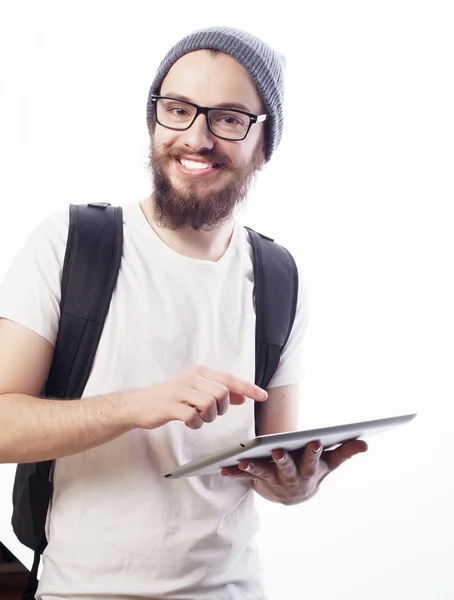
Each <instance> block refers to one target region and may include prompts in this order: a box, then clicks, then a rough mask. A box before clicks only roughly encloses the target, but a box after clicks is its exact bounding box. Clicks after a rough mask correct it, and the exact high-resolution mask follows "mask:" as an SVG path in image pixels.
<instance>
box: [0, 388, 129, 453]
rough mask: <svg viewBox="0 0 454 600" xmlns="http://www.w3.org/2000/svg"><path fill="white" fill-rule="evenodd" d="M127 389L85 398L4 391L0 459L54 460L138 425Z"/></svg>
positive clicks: (0, 411)
mask: <svg viewBox="0 0 454 600" xmlns="http://www.w3.org/2000/svg"><path fill="white" fill-rule="evenodd" d="M131 393H133V392H125V393H124V394H123V393H122V392H119V393H113V394H108V395H105V396H98V397H95V398H85V399H82V400H48V399H43V398H34V397H32V396H26V395H23V394H3V395H0V463H25V462H39V461H43V460H53V459H56V458H61V457H62V456H69V455H71V454H77V453H78V452H83V451H84V450H89V449H90V448H94V447H95V446H99V445H101V444H105V443H106V442H109V441H111V440H113V439H115V438H117V437H119V436H120V435H122V434H123V433H126V432H127V431H129V430H131V429H132V428H133V427H132V426H131V424H130V423H128V421H127V419H126V418H125V408H124V405H125V402H124V400H125V394H131Z"/></svg>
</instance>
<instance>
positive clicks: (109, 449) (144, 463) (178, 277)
mask: <svg viewBox="0 0 454 600" xmlns="http://www.w3.org/2000/svg"><path fill="white" fill-rule="evenodd" d="M123 214H124V250H123V259H122V263H121V268H120V273H119V277H118V282H117V286H116V288H115V291H114V294H113V297H112V302H111V304H110V309H109V312H108V315H107V319H106V323H105V327H104V330H103V333H102V336H101V340H100V343H99V347H98V351H97V354H96V357H95V361H94V365H93V369H92V372H91V375H90V378H89V381H88V384H87V386H86V389H85V392H84V396H86V397H90V396H95V395H99V394H105V393H109V392H112V391H115V390H121V389H131V388H137V387H142V386H148V385H151V384H153V383H155V382H158V381H162V380H164V379H167V378H169V377H171V376H174V375H176V374H178V373H181V372H182V371H184V370H186V369H187V368H189V367H191V366H193V365H196V364H203V365H206V366H208V367H210V368H212V369H216V370H220V371H226V372H230V373H234V374H235V375H237V376H238V377H241V378H243V379H246V380H249V381H251V382H253V381H254V371H255V309H254V302H253V265H252V250H251V246H250V243H249V238H248V234H247V231H246V230H245V229H244V228H243V227H242V226H241V225H240V223H239V221H238V220H236V221H235V228H234V233H233V236H232V239H231V242H230V245H229V247H228V249H227V251H226V252H225V254H224V255H223V257H222V258H221V259H220V260H219V261H218V262H211V261H206V260H199V259H193V258H188V257H186V256H183V255H181V254H178V253H177V252H175V251H174V250H172V249H171V248H170V247H169V246H167V245H166V244H165V243H164V242H163V241H162V240H161V239H160V238H159V237H158V236H157V235H156V233H155V232H154V231H153V229H152V228H151V227H150V226H149V224H148V222H147V221H146V219H145V216H144V215H143V213H142V210H141V208H140V204H139V202H134V203H131V204H127V205H126V206H125V207H124V208H123ZM68 221H69V216H68V213H67V212H64V213H58V214H55V215H52V216H50V217H48V218H47V219H46V220H45V221H44V222H43V223H42V224H41V225H40V226H39V227H38V228H36V229H35V231H34V232H33V233H32V234H31V235H30V236H29V238H28V240H27V242H26V244H25V246H24V248H23V249H22V250H21V252H20V253H19V255H18V256H17V257H16V259H15V261H14V262H13V264H12V266H11V268H10V270H9V272H8V273H7V275H6V277H5V279H4V282H3V284H2V285H1V286H0V316H2V317H5V318H8V319H10V320H12V321H16V322H17V323H20V324H22V325H24V326H26V327H28V328H29V329H31V330H33V331H35V332H36V333H38V334H40V335H41V336H43V337H45V338H46V339H47V340H49V341H50V342H51V343H52V344H55V340H56V336H57V330H58V320H59V302H60V284H61V273H62V268H63V260H64V254H65V246H66V240H67V234H68ZM299 289H300V292H299V300H298V308H297V314H296V318H295V323H294V327H293V330H292V333H291V336H290V339H289V341H288V343H287V346H286V348H285V349H284V351H283V354H282V357H281V362H280V365H279V368H278V370H277V372H276V374H275V376H274V378H273V380H272V381H271V383H270V386H269V387H275V386H281V385H288V384H294V383H299V382H300V381H301V379H302V364H301V363H302V343H303V338H304V331H305V328H306V323H307V303H306V292H305V287H304V282H303V279H302V278H301V276H300V288H299ZM253 411H254V403H253V401H252V400H250V401H247V402H246V404H244V405H242V406H232V407H230V409H229V410H228V412H227V414H225V415H224V416H222V417H220V418H218V419H216V420H215V421H214V422H213V423H211V424H205V425H204V426H203V427H202V428H201V429H200V430H197V431H194V430H191V429H189V428H188V427H186V426H185V425H184V424H183V423H181V422H172V423H169V424H167V425H165V426H164V427H161V428H159V429H155V430H152V431H145V430H139V429H136V430H133V431H131V432H129V433H127V434H125V435H123V436H121V437H119V438H117V439H115V440H114V441H112V442H109V443H107V444H104V445H102V446H99V447H97V448H94V449H92V450H88V451H86V452H81V453H79V454H75V455H73V456H68V457H66V458H61V459H58V460H57V461H56V463H55V471H54V495H53V500H52V504H51V508H50V511H49V515H48V520H47V539H48V546H47V548H46V550H45V552H44V555H43V571H42V576H41V579H40V582H39V588H38V594H37V598H40V599H42V600H54V599H57V598H58V599H62V598H65V599H73V598H78V599H80V600H99V598H102V599H103V600H120V599H128V600H132V599H139V598H147V599H151V598H153V599H154V598H166V599H172V600H177V599H178V600H204V599H209V600H213V599H216V600H246V599H248V600H249V599H250V600H262V599H263V598H265V597H266V594H265V592H264V590H263V586H262V582H261V563H260V559H259V557H258V554H257V551H256V548H255V545H254V535H255V533H256V530H257V515H256V511H255V508H254V492H253V491H252V490H251V488H250V485H249V483H248V482H246V481H241V480H235V479H233V480H232V479H230V478H223V477H221V475H219V474H216V475H210V476H203V477H191V478H186V479H179V480H167V479H164V478H162V476H160V473H162V472H163V471H165V470H167V469H171V468H172V467H173V466H175V465H176V464H182V463H184V462H188V461H190V460H192V459H195V458H198V457H200V456H201V455H204V454H206V453H208V452H213V451H215V450H218V449H220V448H222V447H223V446H226V445H230V444H232V443H235V442H237V441H240V440H242V439H243V438H247V437H249V436H253V435H254V418H253Z"/></svg>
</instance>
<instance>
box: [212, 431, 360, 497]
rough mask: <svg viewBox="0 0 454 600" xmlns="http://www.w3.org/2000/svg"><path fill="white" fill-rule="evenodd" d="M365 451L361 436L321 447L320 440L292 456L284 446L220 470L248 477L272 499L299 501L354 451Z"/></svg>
mask: <svg viewBox="0 0 454 600" xmlns="http://www.w3.org/2000/svg"><path fill="white" fill-rule="evenodd" d="M366 451H367V444H366V442H364V441H363V440H350V441H348V442H344V443H343V444H341V445H340V446H338V447H337V448H335V449H334V450H325V451H323V446H322V445H321V443H320V442H311V443H310V444H308V445H307V446H306V448H305V449H304V451H303V452H302V453H301V454H300V455H299V456H296V457H295V459H293V458H292V457H291V456H290V454H289V453H288V452H286V451H285V450H273V452H272V459H273V460H272V461H265V460H253V461H245V460H242V461H240V463H239V464H238V467H228V468H223V469H222V470H221V474H222V475H224V476H229V477H235V478H242V479H250V480H251V481H252V484H253V487H254V489H255V491H256V492H257V493H258V494H260V495H261V496H263V498H266V499H267V500H271V501H272V502H280V503H281V504H285V505H291V504H300V503H301V502H305V501H306V500H309V499H310V498H312V496H314V495H315V494H316V493H317V491H318V488H319V486H320V484H321V482H322V481H323V480H324V479H325V477H326V476H327V475H329V474H330V473H332V472H333V471H334V470H335V469H337V468H338V467H339V466H340V465H341V464H342V463H344V462H345V461H346V460H348V459H349V458H352V457H353V456H355V454H359V453H361V452H366Z"/></svg>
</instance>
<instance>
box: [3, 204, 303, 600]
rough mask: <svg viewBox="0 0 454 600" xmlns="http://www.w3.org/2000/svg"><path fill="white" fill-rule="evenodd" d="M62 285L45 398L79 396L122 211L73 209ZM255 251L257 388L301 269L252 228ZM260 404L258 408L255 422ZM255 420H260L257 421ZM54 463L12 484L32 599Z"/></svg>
mask: <svg viewBox="0 0 454 600" xmlns="http://www.w3.org/2000/svg"><path fill="white" fill-rule="evenodd" d="M69 210H70V219H69V231H68V240H67V245H66V253H65V259H64V264H63V273H62V283H61V303H60V313H61V314H60V323H59V329H58V335H57V340H56V344H55V353H54V358H53V362H52V365H51V368H50V371H49V375H48V378H47V380H46V383H45V386H44V388H43V390H42V392H41V396H42V397H49V398H59V399H62V400H65V399H68V398H70V399H71V398H80V397H81V396H82V394H83V391H84V388H85V386H86V383H87V381H88V378H89V375H90V371H91V367H92V363H93V360H94V357H95V353H96V349H97V346H98V343H99V340H100V337H101V333H102V328H103V325H104V321H105V319H106V316H107V312H108V309H109V304H110V300H111V296H112V293H113V290H114V288H115V284H116V280H117V275H118V271H119V268H120V263H121V256H122V249H123V213H122V209H121V207H113V206H111V205H110V204H107V203H101V202H96V203H91V204H88V205H71V206H70V209H69ZM246 229H247V231H248V233H249V237H250V241H251V244H252V251H253V269H254V292H255V305H256V372H255V384H256V385H259V386H260V387H262V388H265V389H266V387H267V386H268V383H269V382H270V381H271V378H272V377H273V375H274V373H275V371H276V369H277V366H278V364H279V359H280V355H281V352H282V350H283V348H284V346H285V344H286V342H287V340H288V338H289V335H290V332H291V329H292V326H293V321H294V318H295V313H296V305H297V297H298V271H297V267H296V264H295V261H294V259H293V257H292V255H291V254H290V253H289V252H288V250H286V249H285V248H283V247H282V246H280V245H278V244H276V243H275V242H274V240H272V239H271V238H269V237H267V236H265V235H263V234H259V233H257V232H256V231H254V230H253V229H250V228H248V227H247V228H246ZM259 406H260V404H259V403H258V402H257V403H256V404H255V409H256V417H257V409H258V408H259ZM256 421H257V418H256ZM52 466H53V461H43V462H39V463H24V464H19V465H18V466H17V469H16V476H15V480H14V487H13V515H12V526H13V529H14V532H15V534H16V536H17V538H18V539H19V541H20V542H21V543H22V544H24V545H25V546H27V547H28V548H31V549H32V550H34V561H33V567H32V569H31V572H30V576H29V579H28V582H27V584H26V587H25V590H24V593H23V596H22V600H33V599H34V598H35V593H36V590H37V586H38V580H37V574H38V567H39V562H40V557H41V554H42V553H43V551H44V549H45V547H46V545H47V540H46V535H45V523H46V518H47V512H48V507H49V503H50V500H51V498H52Z"/></svg>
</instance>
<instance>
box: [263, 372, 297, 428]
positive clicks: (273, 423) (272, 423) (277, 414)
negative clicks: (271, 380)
mask: <svg viewBox="0 0 454 600" xmlns="http://www.w3.org/2000/svg"><path fill="white" fill-rule="evenodd" d="M300 393H301V386H300V385H299V384H297V383H296V384H293V385H282V386H279V387H273V388H269V389H268V398H267V400H266V401H265V402H263V403H261V404H260V410H259V417H258V422H257V432H258V435H268V434H270V433H284V432H286V431H295V430H296V429H298V413H299V405H300V401H301V399H300Z"/></svg>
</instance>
